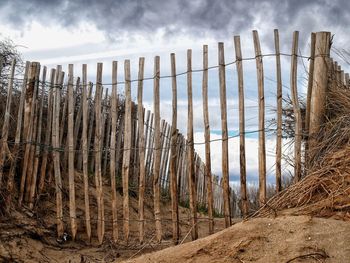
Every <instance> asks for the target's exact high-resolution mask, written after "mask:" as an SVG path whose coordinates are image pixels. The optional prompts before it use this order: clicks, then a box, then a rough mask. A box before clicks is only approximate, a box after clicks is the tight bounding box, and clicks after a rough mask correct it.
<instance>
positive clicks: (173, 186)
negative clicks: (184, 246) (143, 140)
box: [170, 53, 180, 245]
mask: <svg viewBox="0 0 350 263" xmlns="http://www.w3.org/2000/svg"><path fill="white" fill-rule="evenodd" d="M170 60H171V76H172V77H171V89H172V118H171V143H170V148H171V153H170V197H171V219H172V228H173V242H174V244H175V245H177V244H178V243H179V236H180V231H179V204H178V194H177V180H176V179H177V159H178V152H177V149H176V143H177V141H178V134H177V81H176V58H175V54H174V53H172V54H171V55H170Z"/></svg>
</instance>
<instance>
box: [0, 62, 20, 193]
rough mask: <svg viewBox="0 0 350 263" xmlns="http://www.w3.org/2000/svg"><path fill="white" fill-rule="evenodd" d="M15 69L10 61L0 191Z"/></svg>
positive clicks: (0, 161)
mask: <svg viewBox="0 0 350 263" xmlns="http://www.w3.org/2000/svg"><path fill="white" fill-rule="evenodd" d="M15 69H16V59H13V60H12V63H11V72H10V76H9V80H8V85H7V98H6V108H5V116H4V123H3V125H2V134H1V150H0V189H1V188H2V180H3V179H2V177H3V165H4V162H5V158H6V156H7V155H8V153H9V152H10V150H9V148H8V143H7V138H8V134H9V124H10V111H11V102H12V88H13V78H14V76H15Z"/></svg>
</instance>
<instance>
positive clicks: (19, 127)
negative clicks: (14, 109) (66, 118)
mask: <svg viewBox="0 0 350 263" xmlns="http://www.w3.org/2000/svg"><path fill="white" fill-rule="evenodd" d="M29 66H30V62H28V61H27V62H26V67H25V71H24V77H23V83H22V90H21V97H20V101H19V106H18V114H17V127H16V135H15V145H14V148H13V158H12V160H11V166H10V172H9V176H8V180H7V196H6V209H7V211H9V209H10V207H11V203H12V194H13V186H14V177H15V171H16V167H17V161H18V155H19V150H20V145H19V144H20V141H21V131H22V117H23V110H24V99H25V93H26V86H27V79H28V71H29ZM0 172H2V170H1V171H0Z"/></svg>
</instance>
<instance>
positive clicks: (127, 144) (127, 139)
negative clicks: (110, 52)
mask: <svg viewBox="0 0 350 263" xmlns="http://www.w3.org/2000/svg"><path fill="white" fill-rule="evenodd" d="M124 75H125V123H124V147H123V151H124V153H123V170H122V180H123V220H124V221H123V226H124V227H123V229H124V240H125V241H126V242H128V239H129V224H130V222H129V173H130V152H131V139H132V138H131V113H132V108H131V82H130V60H125V62H124Z"/></svg>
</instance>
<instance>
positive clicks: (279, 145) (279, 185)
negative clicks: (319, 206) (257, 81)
mask: <svg viewBox="0 0 350 263" xmlns="http://www.w3.org/2000/svg"><path fill="white" fill-rule="evenodd" d="M274 39H275V52H276V78H277V136H276V193H278V192H280V191H281V190H282V165H281V163H282V76H281V56H280V38H279V33H278V29H275V30H274Z"/></svg>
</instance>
